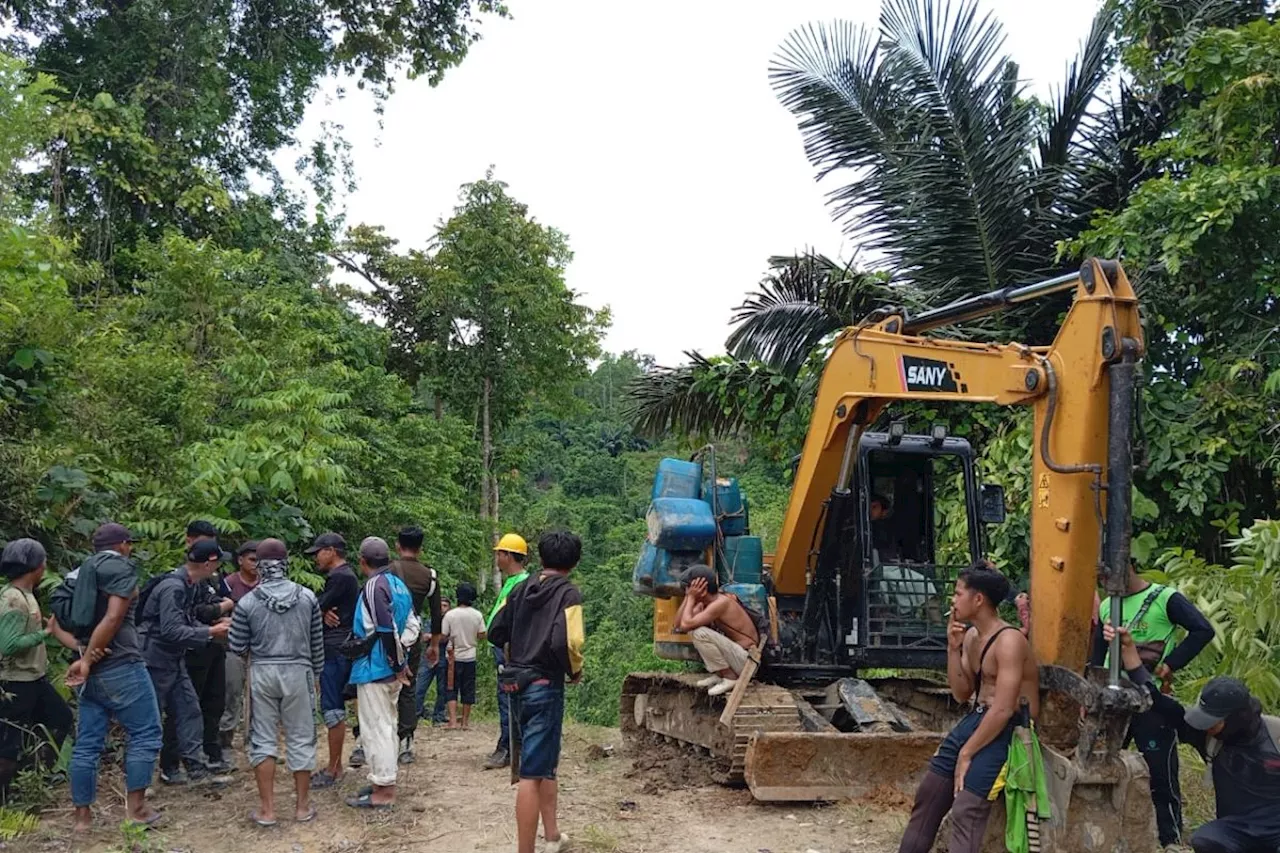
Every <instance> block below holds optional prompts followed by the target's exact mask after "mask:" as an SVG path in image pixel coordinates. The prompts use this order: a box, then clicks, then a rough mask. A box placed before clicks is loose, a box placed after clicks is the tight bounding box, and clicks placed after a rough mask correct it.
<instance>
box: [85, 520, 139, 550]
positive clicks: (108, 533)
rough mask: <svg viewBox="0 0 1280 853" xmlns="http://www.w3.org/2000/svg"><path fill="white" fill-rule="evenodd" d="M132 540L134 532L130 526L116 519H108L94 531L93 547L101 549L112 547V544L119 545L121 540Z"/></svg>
mask: <svg viewBox="0 0 1280 853" xmlns="http://www.w3.org/2000/svg"><path fill="white" fill-rule="evenodd" d="M132 541H133V534H132V533H130V532H129V528H127V527H125V526H124V525H123V524H116V523H115V522H114V521H108V522H107V523H106V524H103V525H102V526H100V527H99V528H98V529H97V530H95V531H93V547H94V548H96V549H98V550H99V551H101V550H103V549H105V548H110V547H111V546H112V545H119V544H120V543H121V542H132Z"/></svg>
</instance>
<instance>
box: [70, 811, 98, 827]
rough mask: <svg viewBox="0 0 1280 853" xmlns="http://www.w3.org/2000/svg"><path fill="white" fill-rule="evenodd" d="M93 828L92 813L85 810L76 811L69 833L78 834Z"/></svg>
mask: <svg viewBox="0 0 1280 853" xmlns="http://www.w3.org/2000/svg"><path fill="white" fill-rule="evenodd" d="M92 828H93V812H92V811H90V810H89V809H87V808H81V809H76V811H75V822H74V823H73V824H71V831H72V832H78V833H85V832H88V831H89V830H90V829H92Z"/></svg>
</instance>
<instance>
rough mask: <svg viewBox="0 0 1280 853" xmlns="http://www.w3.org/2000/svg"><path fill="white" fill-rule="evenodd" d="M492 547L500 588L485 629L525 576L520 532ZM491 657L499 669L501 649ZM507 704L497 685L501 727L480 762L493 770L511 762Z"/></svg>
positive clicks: (525, 555)
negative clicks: (495, 742) (489, 751)
mask: <svg viewBox="0 0 1280 853" xmlns="http://www.w3.org/2000/svg"><path fill="white" fill-rule="evenodd" d="M493 551H494V554H495V556H496V557H497V563H498V569H499V570H500V571H501V572H502V589H501V590H499V592H498V600H497V601H495V602H494V603H493V609H492V610H490V611H489V617H488V618H487V619H485V622H484V627H485V630H486V631H487V630H488V629H489V626H490V625H492V624H493V617H495V616H497V615H498V611H499V610H501V609H502V607H503V605H504V604H506V603H507V596H508V595H510V594H511V590H513V589H515V588H516V587H517V586H518V585H519V584H520V583H521V582H522V581H524V579H525V578H526V577H528V575H527V574H526V573H525V563H526V562H527V561H528V559H529V543H528V542H525V541H524V537H522V536H520V534H518V533H508V534H506V535H505V536H503V537H502V538H501V539H499V540H498V544H497V545H495V546H494V548H493ZM493 660H494V663H496V664H497V665H498V672H502V667H503V665H504V664H506V659H505V658H504V657H503V656H502V649H500V648H498V647H497V646H494V647H493ZM507 708H508V706H507V694H505V693H503V692H502V690H501V689H499V690H498V719H499V721H501V723H502V729H501V732H500V733H499V734H498V748H497V749H495V750H494V751H493V755H491V756H489V760H488V761H486V762H485V763H484V769H485V770H496V769H497V768H499V767H506V766H507V765H508V764H510V763H511V723H510V719H509V717H508V712H507Z"/></svg>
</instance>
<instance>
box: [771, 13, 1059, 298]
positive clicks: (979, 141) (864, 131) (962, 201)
mask: <svg viewBox="0 0 1280 853" xmlns="http://www.w3.org/2000/svg"><path fill="white" fill-rule="evenodd" d="M1002 43H1003V36H1002V33H1001V30H1000V27H999V25H998V24H997V23H996V22H995V21H994V20H992V19H991V18H990V17H982V16H979V15H978V13H977V7H976V4H975V3H974V2H972V0H964V2H961V3H959V4H958V5H957V6H955V7H953V6H952V5H951V4H950V3H941V4H940V3H935V2H934V0H889V2H887V3H886V5H885V7H884V10H883V13H882V16H881V22H880V34H879V37H878V38H877V37H874V36H872V35H871V34H870V33H869V32H867V31H866V30H865V29H864V28H861V27H856V26H854V25H851V24H847V23H842V22H837V23H834V24H831V25H829V26H824V25H811V26H808V27H805V28H803V29H801V30H797V31H796V32H794V33H792V35H791V36H790V37H789V38H788V39H787V40H786V41H785V42H784V43H783V45H782V47H781V48H780V50H779V53H778V55H777V56H776V57H775V59H774V62H773V64H772V66H771V69H770V74H771V78H772V81H773V85H774V88H775V91H776V92H777V94H778V97H779V99H780V100H781V102H782V103H783V105H784V106H786V107H787V108H788V109H789V110H791V112H792V113H793V114H795V115H796V117H797V119H798V123H799V126H800V129H801V131H802V133H803V135H804V141H805V151H806V153H807V154H808V156H809V159H810V161H811V162H812V163H813V164H814V166H815V167H816V168H817V169H818V174H819V177H822V176H824V175H826V174H829V173H830V172H831V171H833V170H836V169H841V170H852V172H851V175H852V177H851V179H850V181H849V182H848V183H847V184H845V185H844V186H842V187H840V188H838V189H836V190H834V191H833V192H832V193H830V195H829V200H830V203H831V204H832V206H833V212H834V215H835V216H836V217H837V218H838V219H839V220H840V221H841V222H842V223H843V225H844V227H845V230H846V233H848V234H849V235H850V236H851V237H853V238H854V239H856V240H858V241H859V242H860V243H861V244H862V245H863V246H865V247H867V248H869V249H872V250H876V251H879V252H883V253H884V254H885V255H887V256H888V258H889V260H890V262H891V266H892V268H893V269H894V271H895V276H896V278H897V279H899V280H905V281H908V282H911V283H913V284H915V285H918V286H919V288H920V289H921V290H923V291H927V292H929V293H930V294H931V297H930V299H931V301H933V302H934V303H935V304H940V303H944V302H948V301H951V300H953V299H955V298H958V297H961V296H964V295H968V294H972V293H975V292H980V291H983V290H988V289H992V288H994V287H997V286H1001V285H1002V284H1004V283H1006V282H1007V280H1008V279H1010V278H1014V277H1025V275H1026V274H1027V273H1028V272H1030V271H1027V270H1022V269H1019V268H1018V266H1017V264H1016V261H1017V259H1018V253H1017V247H1018V245H1019V242H1018V240H1017V235H1019V234H1021V233H1022V232H1023V231H1024V230H1025V227H1026V215H1027V197H1028V194H1029V190H1030V186H1029V171H1030V170H1029V165H1030V150H1031V149H1030V145H1031V141H1032V139H1033V129H1034V124H1033V121H1032V119H1033V113H1032V109H1031V105H1030V104H1029V102H1027V101H1026V99H1024V98H1022V97H1021V87H1020V84H1019V83H1018V81H1017V78H1016V73H1015V72H1013V69H1012V67H1011V64H1010V63H1009V62H1008V60H1007V59H1005V58H1004V57H1003V56H1001V54H1000V50H1001V47H1002ZM842 174H843V173H842ZM1048 254H1049V253H1047V252H1046V255H1048ZM1046 260H1048V258H1047V257H1046Z"/></svg>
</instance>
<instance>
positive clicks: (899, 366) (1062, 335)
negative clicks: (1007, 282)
mask: <svg viewBox="0 0 1280 853" xmlns="http://www.w3.org/2000/svg"><path fill="white" fill-rule="evenodd" d="M1069 289H1074V291H1075V298H1074V301H1073V302H1072V304H1071V308H1070V310H1069V311H1068V313H1067V316H1066V318H1065V319H1064V321H1063V323H1062V326H1061V327H1060V329H1059V331H1058V334H1057V337H1056V338H1055V339H1054V341H1053V343H1052V344H1051V345H1050V346H1047V347H1032V346H1026V345H1023V344H1017V343H1010V344H1002V345H996V344H983V343H974V342H969V341H959V340H949V339H938V338H928V337H922V336H921V334H922V333H923V332H926V331H928V330H929V329H932V328H937V327H939V326H941V325H948V324H952V323H956V322H960V321H963V320H969V319H974V318H976V317H980V316H984V315H986V314H990V313H993V312H994V311H998V310H1001V309H1002V308H1004V307H1007V306H1009V305H1012V304H1017V303H1019V302H1024V301H1028V300H1030V299H1033V298H1037V297H1039V296H1042V295H1046V294H1049V293H1057V292H1062V291H1064V290H1069ZM1143 348H1144V344H1143V337H1142V329H1141V326H1140V324H1139V318H1138V303H1137V298H1136V296H1135V295H1134V291H1133V288H1132V286H1131V285H1130V284H1129V280H1128V278H1127V277H1126V275H1125V273H1124V270H1123V269H1122V268H1121V267H1120V265H1119V264H1118V263H1112V262H1103V261H1098V260H1095V259H1091V260H1089V261H1087V262H1086V263H1085V264H1084V266H1082V267H1081V270H1080V272H1079V273H1078V274H1074V275H1070V276H1063V277H1060V278H1057V279H1051V280H1050V281H1047V282H1041V283H1039V284H1036V285H1029V286H1026V287H1022V288H1008V289H1006V290H1003V291H998V292H996V293H995V294H986V295H984V296H982V297H976V298H975V299H973V300H968V301H965V302H960V303H957V304H955V305H953V306H948V307H946V308H943V309H938V310H937V311H931V312H928V313H927V314H924V315H921V316H919V317H916V318H909V317H907V316H904V314H902V313H888V314H883V315H881V316H877V317H875V318H874V319H873V320H870V321H865V322H864V323H863V324H861V325H858V326H855V327H851V328H849V329H847V330H845V331H844V332H843V333H842V334H841V335H840V337H839V338H838V339H837V341H836V342H835V345H834V347H833V349H832V353H831V356H830V358H829V359H828V361H827V364H826V368H825V369H824V371H823V375H822V381H821V383H820V385H819V387H818V393H817V398H816V401H815V404H814V413H813V419H812V422H811V424H810V427H809V432H808V435H807V437H806V439H805V443H804V450H803V452H802V454H801V457H800V463H799V467H798V469H797V471H796V479H795V484H794V487H793V489H792V492H791V499H790V503H789V504H788V506H787V512H786V516H785V519H784V522H783V526H782V530H781V533H780V535H779V539H778V545H777V548H776V551H775V553H774V554H773V556H772V561H771V571H772V576H773V582H774V586H775V588H776V590H777V592H778V594H780V595H803V594H805V592H806V590H807V589H808V587H809V584H810V582H811V580H812V578H811V577H810V576H809V575H810V573H811V566H812V561H811V559H810V557H811V554H810V550H809V549H810V546H811V543H812V542H814V541H815V537H814V530H815V529H816V528H817V526H818V525H819V523H820V520H821V515H822V511H823V504H824V502H825V501H826V500H827V498H828V496H829V495H831V494H832V491H833V490H834V489H848V488H849V487H850V481H851V477H852V474H853V467H854V466H855V465H856V464H857V461H856V460H857V458H858V454H857V447H858V439H859V436H860V435H861V433H862V431H863V430H864V429H865V428H866V427H868V426H869V425H870V424H872V423H873V422H875V420H876V418H877V417H878V416H879V414H880V413H881V410H882V409H883V408H884V407H885V406H887V405H889V404H891V403H893V402H894V401H896V400H928V401H949V402H965V403H992V404H995V405H1001V406H1011V405H1029V406H1031V407H1032V408H1033V409H1034V441H1033V451H1032V460H1031V464H1032V490H1031V491H1032V494H1031V519H1030V526H1031V565H1030V567H1029V569H1030V576H1031V590H1032V596H1033V608H1034V614H1035V615H1034V620H1033V623H1032V625H1033V627H1032V634H1031V637H1032V644H1033V647H1034V649H1035V651H1036V654H1037V657H1038V658H1039V661H1040V662H1041V663H1042V664H1052V665H1056V666H1059V667H1062V668H1064V669H1068V670H1072V671H1075V672H1080V671H1082V670H1083V669H1084V666H1085V662H1086V659H1087V656H1088V651H1089V642H1090V637H1091V622H1092V608H1093V600H1094V598H1093V596H1094V590H1095V588H1096V585H1097V581H1098V578H1099V574H1100V572H1101V573H1103V574H1104V575H1106V574H1107V571H1104V570H1106V569H1107V567H1108V566H1109V567H1110V569H1109V571H1110V573H1111V574H1113V575H1115V576H1117V577H1123V575H1124V572H1126V571H1127V555H1128V536H1129V532H1128V523H1129V517H1128V511H1129V510H1128V501H1129V488H1128V479H1127V478H1128V476H1129V475H1128V472H1127V470H1126V471H1124V472H1123V473H1122V474H1121V475H1119V476H1121V477H1123V478H1124V479H1125V482H1124V483H1123V484H1121V483H1118V482H1117V483H1115V484H1112V483H1111V482H1110V477H1114V476H1117V475H1115V474H1109V472H1108V458H1109V457H1108V442H1109V440H1110V439H1112V438H1115V439H1118V440H1121V441H1123V442H1125V443H1126V444H1127V443H1128V440H1129V434H1128V432H1127V430H1128V424H1127V422H1121V421H1122V420H1124V419H1127V418H1129V417H1130V416H1131V406H1127V407H1122V408H1123V409H1124V412H1127V414H1123V413H1122V415H1121V416H1119V417H1118V416H1117V413H1116V412H1115V406H1113V405H1112V401H1111V397H1112V385H1113V379H1112V376H1113V368H1115V367H1119V368H1120V369H1121V370H1124V369H1127V370H1128V377H1129V379H1128V381H1129V383H1130V387H1129V388H1127V389H1122V388H1118V389H1117V391H1118V392H1120V393H1127V394H1129V395H1130V400H1131V399H1132V387H1131V383H1132V365H1133V363H1134V362H1135V361H1136V360H1137V359H1138V358H1139V357H1140V356H1141V355H1142V352H1143ZM1122 375H1123V374H1122ZM1121 381H1124V380H1121ZM1118 432H1123V433H1124V434H1123V435H1122V436H1121V435H1114V433H1118ZM1126 458H1127V457H1126ZM1113 485H1114V486H1116V488H1110V487H1111V486H1113ZM1122 485H1123V488H1121V486H1122ZM1121 493H1123V494H1121ZM1108 502H1111V510H1112V511H1113V513H1115V512H1119V513H1122V514H1123V515H1124V518H1123V519H1121V518H1119V517H1117V518H1116V519H1114V521H1117V522H1121V523H1120V524H1117V525H1116V526H1115V527H1114V528H1113V532H1112V535H1111V537H1110V539H1111V540H1112V541H1111V542H1110V543H1109V544H1110V545H1111V546H1112V547H1111V548H1110V551H1111V554H1110V555H1108V554H1104V552H1103V541H1104V530H1103V524H1104V519H1105V517H1106V515H1105V513H1106V511H1107V504H1108ZM1117 537H1122V538H1123V540H1124V541H1123V542H1119V541H1114V540H1116V539H1117ZM1121 553H1123V559H1124V562H1125V563H1126V565H1124V566H1119V567H1117V566H1115V565H1114V564H1113V563H1114V561H1115V560H1116V559H1120V558H1119V557H1117V555H1119V554H1121ZM1109 557H1110V559H1109ZM1006 568H1008V569H1010V570H1014V571H1016V570H1017V567H1006Z"/></svg>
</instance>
